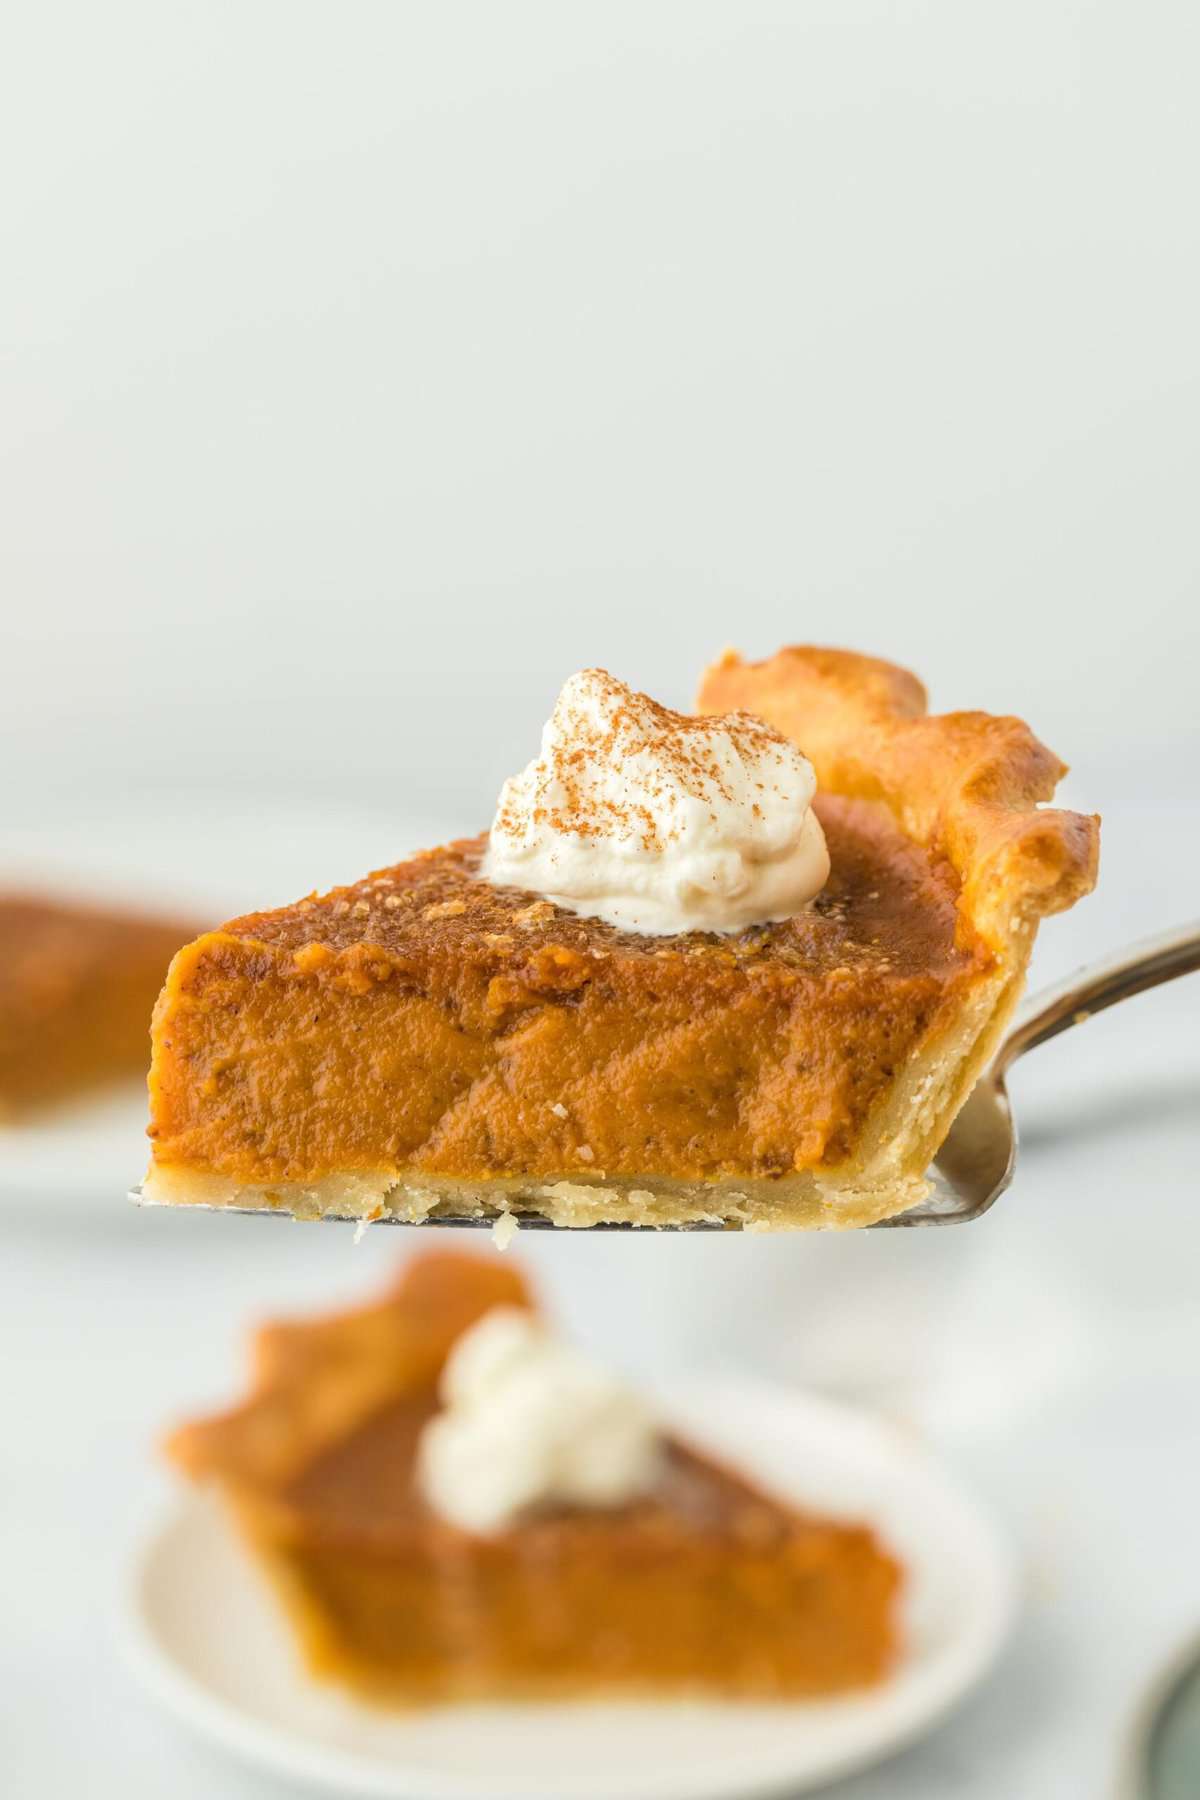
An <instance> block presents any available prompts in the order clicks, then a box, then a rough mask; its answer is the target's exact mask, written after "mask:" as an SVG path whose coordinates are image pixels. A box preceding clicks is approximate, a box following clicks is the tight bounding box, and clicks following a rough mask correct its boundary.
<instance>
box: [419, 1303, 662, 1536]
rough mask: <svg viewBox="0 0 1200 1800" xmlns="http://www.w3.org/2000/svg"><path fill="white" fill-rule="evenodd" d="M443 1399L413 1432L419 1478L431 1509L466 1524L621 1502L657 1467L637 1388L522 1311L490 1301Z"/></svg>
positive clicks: (490, 1524) (452, 1367)
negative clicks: (417, 1437)
mask: <svg viewBox="0 0 1200 1800" xmlns="http://www.w3.org/2000/svg"><path fill="white" fill-rule="evenodd" d="M441 1398H442V1401H443V1405H444V1411H442V1412H440V1413H437V1414H435V1415H434V1417H433V1418H432V1419H431V1420H430V1421H429V1423H428V1424H427V1425H426V1427H425V1429H424V1431H423V1432H422V1434H421V1441H420V1445H419V1447H418V1452H417V1471H418V1480H419V1482H420V1486H421V1490H422V1492H423V1494H424V1496H425V1499H426V1500H427V1501H428V1503H429V1505H430V1506H431V1507H432V1508H433V1510H434V1511H435V1512H437V1513H440V1514H441V1516H442V1517H443V1518H444V1519H447V1520H448V1521H449V1522H450V1523H451V1524H452V1525H457V1526H459V1527H461V1528H462V1529H463V1530H465V1531H473V1532H478V1533H481V1534H487V1533H489V1532H495V1531H501V1530H503V1529H504V1527H505V1526H506V1525H510V1524H511V1523H512V1522H513V1521H514V1520H515V1519H517V1518H518V1517H520V1515H521V1514H523V1513H525V1512H527V1511H529V1510H530V1509H531V1508H533V1507H539V1506H547V1505H574V1506H619V1505H621V1504H622V1503H623V1502H625V1501H627V1500H632V1499H634V1498H636V1497H637V1495H639V1494H643V1493H645V1492H646V1491H647V1489H648V1488H650V1487H651V1486H653V1484H654V1481H655V1480H656V1478H657V1476H658V1473H659V1470H660V1468H661V1457H662V1443H661V1438H660V1436H659V1433H658V1430H657V1428H656V1426H655V1424H654V1420H653V1418H652V1416H651V1414H650V1413H649V1411H648V1410H647V1408H646V1407H645V1405H644V1404H643V1402H642V1401H641V1399H640V1398H639V1397H638V1395H637V1394H635V1393H633V1392H632V1391H631V1390H630V1389H628V1388H627V1387H625V1385H624V1384H623V1383H622V1382H620V1381H618V1380H616V1379H615V1378H614V1377H613V1376H611V1375H609V1374H606V1373H605V1371H604V1370H602V1369H598V1368H596V1367H594V1366H593V1364H592V1363H590V1362H589V1361H588V1360H587V1359H586V1357H583V1356H581V1355H580V1354H579V1352H578V1351H576V1350H573V1349H572V1348H571V1347H570V1346H569V1345H567V1344H563V1343H561V1342H560V1341H559V1340H558V1339H556V1338H555V1337H554V1336H553V1335H552V1334H551V1333H550V1332H549V1331H548V1330H547V1329H546V1327H545V1326H544V1325H543V1324H542V1323H541V1322H540V1321H539V1320H538V1319H536V1318H535V1317H534V1315H533V1314H532V1313H530V1312H526V1311H524V1310H523V1309H522V1308H520V1307H515V1306H498V1307H494V1308H493V1309H492V1311H491V1312H488V1313H485V1314H484V1316H483V1318H482V1319H480V1320H479V1321H478V1322H477V1323H476V1324H475V1325H473V1326H472V1327H471V1328H470V1330H469V1331H466V1332H464V1333H463V1335H462V1337H460V1338H459V1340H458V1342H457V1343H456V1344H455V1345H454V1348H453V1349H452V1350H451V1352H450V1355H449V1357H448V1358H447V1360H446V1365H445V1368H444V1369H443V1371H442V1380H441Z"/></svg>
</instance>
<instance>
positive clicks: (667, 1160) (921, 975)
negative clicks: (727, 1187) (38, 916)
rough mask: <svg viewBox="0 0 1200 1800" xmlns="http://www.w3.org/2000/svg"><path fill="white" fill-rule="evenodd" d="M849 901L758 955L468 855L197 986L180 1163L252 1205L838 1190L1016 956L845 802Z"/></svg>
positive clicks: (181, 1034)
mask: <svg viewBox="0 0 1200 1800" xmlns="http://www.w3.org/2000/svg"><path fill="white" fill-rule="evenodd" d="M817 806H818V811H819V813H820V816H821V819H822V823H823V824H824V826H825V830H826V833H827V836H828V841H829V847H830V852H831V857H832V865H833V868H832V874H831V877H830V881H829V884H828V886H827V888H826V889H825V891H824V893H823V894H821V895H820V897H819V898H818V900H817V901H816V902H815V903H814V905H813V906H812V907H811V908H810V909H809V910H807V911H806V912H804V913H801V914H799V915H798V916H796V917H795V918H792V919H789V920H786V921H784V922H783V923H780V924H776V925H770V926H762V927H754V928H752V929H750V930H748V931H746V932H743V933H741V934H740V935H738V936H737V937H733V938H722V937H715V936H712V935H708V934H702V933H694V934H690V935H688V936H683V937H674V938H667V939H664V938H653V937H639V936H637V935H634V934H630V933H626V932H622V931H617V930H615V929H614V928H613V927H611V926H609V925H605V924H603V923H601V922H599V921H595V920H582V919H579V918H577V917H575V916H573V915H571V914H568V913H565V912H561V911H559V910H558V909H556V908H554V907H553V906H551V905H550V904H549V903H548V902H546V901H539V900H536V899H534V898H533V897H532V896H530V895H527V894H522V893H518V892H516V891H514V890H510V889H495V888H492V887H490V886H489V885H487V884H486V883H484V882H481V881H479V880H478V879H476V877H475V870H476V867H477V864H478V859H479V855H480V852H481V848H482V843H483V840H482V839H475V840H469V841H464V842H460V843H457V844H452V845H450V846H448V847H446V848H444V849H441V850H436V851H432V852H429V853H427V854H426V855H424V856H421V857H418V858H416V859H414V860H413V861H411V862H407V863H403V864H400V865H398V866H397V867H395V868H392V869H385V870H381V871H379V872H377V873H376V874H375V875H373V876H371V877H369V878H368V879H367V880H365V881H362V882H360V883H358V884H357V885H355V886H354V887H349V888H342V889H337V890H335V891H334V892H333V893H331V894H328V895H325V896H323V897H321V898H316V897H313V898H310V899H307V900H303V901H301V902H299V903H298V904H297V905H294V906H290V907H285V908H282V909H281V910H279V911H276V912H269V913H256V914H251V915H249V916H247V917H245V918H242V919H237V920H234V921H233V922H232V923H231V924H230V925H228V926H226V927H225V928H224V929H223V930H222V931H220V932H214V933H210V934H209V935H208V936H206V937H203V938H201V939H200V940H199V941H198V942H197V943H195V944H193V945H191V946H189V947H188V948H187V949H186V950H185V951H184V952H182V953H181V954H180V956H179V957H178V958H177V959H176V961H175V963H174V965H173V967H172V970H171V974H170V978H169V980H168V983H167V986H166V989H165V990H164V993H163V996H162V999H161V1001H160V1004H159V1008H158V1012H157V1015H156V1030H155V1037H156V1052H155V1063H154V1069H153V1072H152V1078H151V1092H152V1124H151V1136H152V1137H153V1139H154V1141H155V1159H156V1162H158V1163H159V1164H160V1165H169V1164H172V1163H179V1164H183V1165H187V1166H189V1167H191V1168H194V1169H198V1170H203V1171H214V1172H217V1173H219V1174H222V1175H225V1176H229V1177H231V1178H233V1179H236V1180H239V1181H244V1182H246V1183H252V1182H268V1183H269V1182H273V1181H305V1180H316V1179H319V1178H320V1177H321V1176H323V1175H325V1174H328V1173H330V1172H346V1171H373V1170H378V1169H380V1168H392V1167H394V1168H396V1169H397V1170H409V1171H416V1172H426V1173H429V1174H431V1175H445V1176H454V1177H465V1178H487V1177H490V1176H506V1175H508V1176H512V1175H516V1176H523V1175H530V1176H538V1177H547V1178H554V1177H561V1176H567V1177H570V1176H572V1175H574V1176H577V1177H580V1178H584V1179H586V1178H587V1176H588V1175H589V1174H591V1175H594V1174H599V1173H604V1174H606V1175H609V1176H613V1175H617V1176H620V1175H628V1176H630V1177H632V1178H637V1177H638V1176H639V1175H644V1174H645V1173H646V1172H647V1171H652V1172H653V1173H655V1174H656V1175H664V1176H670V1177H681V1178H688V1179H696V1178H699V1179H717V1178H720V1177H723V1176H729V1175H733V1176H746V1175H754V1176H763V1175H766V1176H770V1175H782V1174H788V1173H791V1172H792V1171H794V1170H797V1169H804V1168H811V1167H830V1166H836V1165H837V1164H838V1162H839V1161H840V1160H842V1159H843V1158H844V1157H845V1156H846V1155H847V1154H848V1153H849V1152H850V1150H851V1149H852V1147H853V1144H854V1140H855V1134H856V1132H857V1131H858V1128H859V1126H860V1125H861V1123H862V1121H863V1119H864V1118H865V1117H866V1115H867V1113H868V1112H869V1110H870V1108H871V1106H872V1104H873V1103H874V1102H875V1101H876V1100H878V1099H879V1098H880V1096H881V1095H883V1094H884V1093H885V1092H886V1091H887V1089H888V1087H889V1084H890V1082H891V1081H892V1079H893V1077H894V1076H895V1074H896V1072H897V1070H898V1068H900V1067H901V1066H902V1065H903V1064H904V1062H905V1060H906V1059H908V1058H909V1057H910V1056H912V1054H913V1053H914V1051H915V1050H916V1049H917V1048H918V1046H919V1045H920V1044H921V1042H922V1040H923V1039H924V1038H926V1036H927V1035H928V1034H929V1033H931V1032H933V1031H936V1030H938V1029H939V1028H941V1027H942V1026H943V1025H944V1024H945V1023H946V1021H947V1020H948V1019H950V1018H951V1017H952V1015H953V1011H954V1008H955V1006H956V1005H957V1004H958V1003H959V1001H960V999H961V995H962V992H963V990H964V987H965V986H967V985H968V984H970V983H971V981H972V980H973V979H974V978H975V977H977V976H978V975H979V974H980V973H981V972H982V971H984V970H985V969H986V968H987V967H988V966H989V964H990V954H989V953H988V952H987V951H986V950H985V949H984V948H983V946H982V945H981V943H980V942H979V941H978V939H976V938H975V937H974V935H973V934H972V933H971V931H970V928H969V927H967V926H966V925H964V923H963V921H962V918H961V916H960V915H958V914H956V898H957V895H958V880H957V877H956V876H955V874H954V872H953V870H952V869H951V867H950V865H949V864H948V863H947V862H944V861H942V860H940V859H938V858H937V857H935V856H933V855H932V854H931V853H930V852H928V851H927V850H925V849H923V848H921V847H920V846H919V845H918V844H916V843H914V842H913V841H912V840H911V839H909V838H907V837H905V836H904V835H902V833H901V832H900V831H899V830H898V828H897V827H896V825H895V824H894V823H893V822H892V819H891V816H890V815H889V814H888V813H887V812H886V811H885V810H884V809H883V808H882V807H876V806H874V805H872V804H871V803H869V802H867V801H863V800H845V799H842V798H840V797H838V796H836V795H824V796H822V797H820V798H819V800H818V803H817Z"/></svg>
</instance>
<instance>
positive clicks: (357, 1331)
mask: <svg viewBox="0 0 1200 1800" xmlns="http://www.w3.org/2000/svg"><path fill="white" fill-rule="evenodd" d="M493 1276H495V1278H496V1279H493ZM456 1281H457V1283H458V1285H459V1287H460V1291H459V1292H458V1293H457V1294H455V1292H454V1289H455V1286H456ZM514 1297H516V1298H520V1299H522V1300H525V1301H527V1295H524V1294H523V1292H522V1291H521V1290H520V1288H519V1285H518V1286H517V1288H516V1290H515V1291H514V1274H513V1272H512V1271H511V1269H507V1268H506V1269H505V1270H504V1271H501V1270H499V1269H497V1268H496V1265H495V1264H494V1263H491V1264H489V1263H486V1262H484V1261H483V1260H482V1259H475V1258H471V1257H463V1256H455V1255H453V1254H445V1253H440V1254H439V1253H435V1254H433V1255H432V1256H428V1257H424V1258H420V1259H418V1260H417V1261H415V1262H414V1263H412V1264H410V1266H409V1268H408V1270H407V1271H406V1274H405V1277H404V1279H403V1281H402V1282H401V1283H400V1285H399V1286H398V1287H397V1288H396V1290H395V1292H394V1294H393V1295H392V1296H391V1298H390V1299H389V1300H387V1301H385V1302H384V1303H383V1304H382V1305H380V1306H377V1307H374V1308H369V1309H366V1310H365V1311H364V1312H362V1313H361V1314H349V1315H343V1316H342V1317H341V1318H338V1319H333V1320H328V1321H318V1322H315V1323H314V1324H312V1325H311V1326H304V1325H286V1326H283V1327H276V1328H268V1330H267V1331H266V1332H265V1333H264V1334H263V1338H262V1340H261V1341H260V1346H259V1358H258V1361H259V1370H260V1385H259V1388H258V1390H257V1392H256V1394H255V1396H254V1397H253V1398H252V1399H251V1400H250V1401H249V1402H248V1403H247V1405H246V1406H244V1407H242V1408H239V1409H238V1410H236V1411H235V1412H233V1413H231V1414H228V1415H226V1416H225V1417H223V1418H217V1419H215V1420H207V1421H200V1422H198V1423H196V1424H193V1425H189V1426H184V1427H183V1428H182V1430H181V1431H180V1432H178V1433H177V1434H176V1435H175V1437H174V1439H173V1440H172V1445H171V1448H172V1452H173V1454H174V1455H175V1457H176V1459H177V1460H178V1461H179V1462H181V1463H182V1464H183V1466H184V1467H185V1468H187V1469H188V1470H189V1472H190V1473H192V1474H193V1475H197V1476H205V1475H207V1476H213V1477H215V1478H216V1479H217V1480H218V1481H219V1482H220V1483H221V1484H222V1485H223V1486H224V1488H225V1489H226V1492H227V1494H228V1495H229V1496H230V1498H231V1499H232V1500H233V1502H234V1505H235V1509H236V1511H237V1514H238V1517H239V1519H240V1521H241V1523H242V1526H243V1528H244V1530H245V1531H246V1532H247V1534H248V1536H249V1539H250V1541H251V1543H252V1545H253V1546H254V1547H255V1549H256V1550H257V1551H258V1552H259V1553H260V1554H262V1555H263V1556H264V1558H265V1559H266V1562H267V1566H268V1568H269V1569H270V1570H271V1572H272V1574H273V1575H274V1577H275V1579H276V1581H277V1584H278V1587H279V1591H280V1594H281V1597H282V1598H283V1600H284V1602H285V1603H286V1604H287V1606H288V1607H289V1609H290V1612H291V1615H292V1618H293V1622H294V1624H295V1625H296V1627H297V1630H298V1632H299V1634H300V1639H301V1643H302V1646H303V1649H304V1652H305V1656H306V1658H307V1661H308V1663H309V1666H310V1667H311V1668H312V1669H313V1671H314V1672H315V1673H317V1674H319V1675H323V1676H326V1677H329V1678H331V1679H334V1680H337V1681H341V1682H344V1683H347V1684H348V1685H350V1686H352V1687H354V1688H356V1689H357V1690H359V1691H360V1692H362V1693H365V1694H367V1695H370V1696H372V1697H375V1698H379V1699H384V1700H389V1701H400V1702H411V1701H417V1700H430V1699H454V1698H465V1697H469V1696H481V1695H497V1694H511V1693H517V1694H530V1695H553V1694H571V1693H579V1692H585V1693H586V1692H603V1691H605V1690H634V1691H642V1692H646V1691H649V1692H671V1691H681V1690H697V1691H704V1690H708V1691H715V1692H720V1693H726V1694H743V1695H747V1696H749V1695H753V1696H756V1697H765V1696H771V1695H791V1696H794V1695H798V1694H809V1693H825V1692H833V1691H837V1690H839V1689H842V1688H846V1687H852V1686H857V1685H861V1684H863V1683H866V1682H870V1681H874V1680H877V1679H879V1678H880V1677H881V1676H882V1675H883V1674H884V1673H885V1672H886V1671H887V1669H888V1667H889V1666H890V1663H891V1660H892V1657H893V1655H894V1651H895V1644H896V1635H895V1619H894V1616H893V1614H894V1605H895V1597H896V1591H897V1587H898V1584H899V1579H900V1577H899V1570H898V1568H897V1565H896V1564H895V1562H894V1561H893V1560H892V1558H891V1557H890V1556H888V1555H887V1553H886V1552H885V1551H884V1550H883V1549H882V1548H881V1547H880V1545H879V1544H878V1543H877V1542H876V1540H875V1538H874V1535H873V1534H872V1533H871V1532H870V1531H869V1530H867V1529H865V1528H863V1527H860V1526H856V1525H842V1524H836V1523H833V1522H832V1521H829V1520H825V1519H820V1518H816V1517H813V1516H811V1515H807V1514H803V1513H800V1512H797V1511H796V1510H794V1509H793V1508H791V1507H789V1506H787V1505H785V1504H784V1503H782V1502H781V1501H779V1500H776V1499H774V1498H773V1497H770V1496H768V1495H766V1494H764V1493H763V1492H761V1491H760V1490H758V1489H757V1488H755V1487H754V1486H753V1485H752V1484H751V1483H749V1482H748V1481H745V1480H743V1479H742V1478H741V1477H740V1476H739V1475H738V1474H737V1473H736V1472H735V1471H733V1470H730V1469H727V1468H723V1467H721V1466H720V1465H718V1464H716V1463H714V1462H711V1461H709V1460H708V1459H707V1458H705V1457H704V1456H702V1455H699V1454H697V1453H696V1452H695V1451H694V1450H691V1449H689V1448H687V1447H685V1446H683V1445H681V1444H673V1445H672V1446H671V1447H670V1449H669V1453H668V1463H667V1469H666V1472H665V1475H664V1478H663V1481H662V1483H661V1485H660V1486H659V1488H658V1489H657V1491H656V1492H655V1493H654V1494H652V1495H651V1496H649V1497H647V1498H645V1499H642V1500H640V1501H638V1502H636V1503H634V1504H632V1505H629V1506H625V1507H621V1508H616V1509H612V1510H577V1509H570V1510H565V1509H563V1510H555V1511H550V1512H546V1513H544V1514H542V1515H540V1516H539V1515H533V1516H530V1517H528V1518H526V1519H525V1520H523V1521H521V1522H519V1523H518V1524H517V1525H515V1526H514V1527H512V1528H510V1529H509V1530H507V1531H505V1532H502V1533H500V1534H498V1535H497V1536H495V1537H487V1538H484V1537H476V1536H473V1535H471V1534H469V1533H466V1532H462V1531H459V1530H457V1529H456V1528H454V1527H453V1526H450V1525H447V1524H445V1523H444V1522H443V1521H441V1520H440V1519H438V1518H437V1517H436V1516H435V1515H433V1514H432V1513H431V1512H430V1511H429V1509H428V1508H427V1507H426V1506H425V1504H424V1502H423V1500H422V1499H421V1497H420V1494H419V1492H418V1490H417V1486H416V1482H415V1478H414V1456H415V1453H416V1446H417V1442H418V1436H419V1432H420V1430H421V1427H422V1426H423V1424H424V1423H425V1421H426V1420H427V1419H428V1417H429V1416H430V1414H431V1413H432V1411H433V1409H434V1406H435V1404H436V1402H435V1383H436V1378H437V1373H438V1368H439V1366H440V1360H441V1358H442V1357H444V1354H445V1351H446V1349H447V1347H448V1344H449V1342H451V1341H452V1340H453V1334H450V1335H449V1336H448V1335H447V1331H446V1322H447V1321H449V1320H453V1323H454V1326H455V1329H456V1330H457V1329H461V1328H462V1327H464V1326H465V1324H466V1323H467V1322H468V1321H469V1318H470V1317H471V1316H472V1312H474V1316H478V1315H479V1314H480V1313H481V1312H483V1311H486V1310H487V1308H488V1306H489V1305H490V1304H493V1303H494V1302H495V1300H496V1299H498V1298H502V1299H504V1300H505V1301H509V1300H511V1299H512V1298H514ZM443 1305H445V1306H446V1307H447V1311H446V1313H445V1315H444V1318H443V1319H439V1308H441V1307H442V1306H443ZM422 1344H424V1346H425V1349H426V1350H427V1351H432V1352H434V1353H435V1354H434V1355H432V1356H430V1355H427V1354H423V1353H422V1348H421V1346H422ZM381 1366H382V1367H383V1369H384V1371H385V1379H384V1381H383V1382H382V1383H381V1384H380V1383H379V1382H378V1374H379V1369H380V1367H381ZM389 1366H390V1369H391V1375H390V1378H387V1375H386V1371H387V1370H388V1368H389ZM372 1384H376V1385H375V1387H374V1398H373V1400H368V1399H367V1395H368V1392H369V1390H370V1389H371V1387H372Z"/></svg>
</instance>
